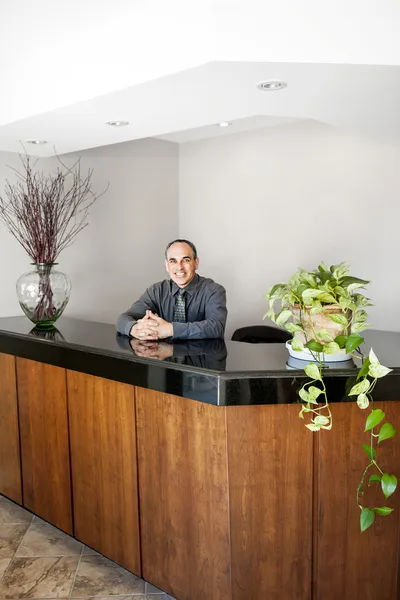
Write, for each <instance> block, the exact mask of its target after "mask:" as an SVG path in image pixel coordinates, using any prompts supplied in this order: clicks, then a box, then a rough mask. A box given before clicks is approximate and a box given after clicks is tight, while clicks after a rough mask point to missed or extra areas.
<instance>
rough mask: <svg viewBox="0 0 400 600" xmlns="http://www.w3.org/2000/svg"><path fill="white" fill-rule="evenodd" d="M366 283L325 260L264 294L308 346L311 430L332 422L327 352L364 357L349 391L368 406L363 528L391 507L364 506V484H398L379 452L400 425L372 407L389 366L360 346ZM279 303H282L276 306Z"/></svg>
mask: <svg viewBox="0 0 400 600" xmlns="http://www.w3.org/2000/svg"><path fill="white" fill-rule="evenodd" d="M368 283H369V281H366V280H364V279H360V278H358V277H353V276H351V275H350V274H349V266H348V265H347V264H346V263H340V264H338V265H332V266H331V267H328V266H327V265H326V264H325V263H323V262H322V263H321V264H320V265H319V266H318V268H317V269H316V270H315V271H306V270H304V269H299V270H298V271H297V272H296V273H295V274H294V275H292V277H290V278H289V279H288V281H287V282H286V283H278V284H277V285H274V286H273V287H271V289H270V290H269V291H268V293H267V295H266V299H267V301H268V303H269V310H268V312H267V313H266V315H264V318H266V317H269V318H270V319H271V320H272V321H273V322H274V323H276V325H278V326H279V327H282V328H284V329H286V330H287V331H288V332H289V333H291V334H292V335H293V338H292V340H291V346H292V349H293V350H295V351H304V350H305V351H306V353H309V355H310V361H312V362H309V363H308V364H307V365H306V366H305V367H304V371H305V373H306V375H307V376H308V377H309V379H308V380H307V381H306V382H305V383H304V385H302V387H301V388H300V390H299V392H298V393H299V397H300V399H301V401H302V406H301V410H300V413H299V416H300V417H301V418H302V419H304V415H307V416H308V417H310V420H309V422H308V423H307V424H306V427H307V428H308V429H310V430H311V431H320V430H321V429H327V430H330V429H331V428H332V414H331V410H330V407H329V401H328V396H327V390H326V386H325V383H324V379H323V374H324V372H323V369H324V367H326V366H327V365H326V364H325V361H326V362H329V355H332V354H337V353H339V354H342V355H343V359H345V358H351V357H354V358H357V359H359V360H361V368H360V369H359V371H358V374H357V382H356V383H355V384H354V385H353V386H352V388H351V389H350V391H349V396H354V397H356V398H357V400H356V402H357V405H358V406H359V408H360V409H363V410H365V409H368V408H370V412H369V414H368V416H367V418H366V422H365V429H364V431H365V432H367V433H368V435H369V441H368V443H367V444H362V448H363V450H364V452H365V454H366V456H367V458H368V462H367V465H366V467H365V470H364V472H363V474H362V477H361V481H360V483H359V485H358V487H357V504H358V506H359V508H360V511H361V513H360V528H361V531H365V530H366V529H368V527H370V526H371V525H372V523H373V522H374V520H375V516H376V515H381V516H386V515H389V514H390V513H391V512H392V511H393V509H392V508H390V507H388V506H378V507H377V506H373V507H367V506H364V505H363V504H362V501H363V495H364V489H365V486H366V485H371V484H373V483H374V482H376V483H378V484H379V485H380V486H381V489H382V492H383V495H384V497H385V499H387V498H389V496H391V495H392V494H393V493H394V491H395V490H396V487H397V478H396V476H395V475H393V474H390V473H384V472H383V470H382V469H381V468H380V466H379V464H378V454H377V448H378V447H379V444H381V442H383V441H384V440H387V439H389V438H392V437H394V436H395V435H396V430H395V428H394V427H393V425H392V424H391V423H389V422H384V420H385V413H384V412H383V411H382V410H381V409H380V408H374V401H373V396H372V393H373V390H374V388H375V386H376V383H377V380H378V379H380V378H381V377H384V376H385V375H387V374H388V373H389V372H390V371H391V369H388V368H387V367H384V366H383V365H381V364H380V362H379V360H378V358H377V356H376V355H375V353H374V351H373V350H372V349H371V350H370V352H369V355H368V356H367V357H363V355H362V352H361V350H360V345H361V344H362V343H363V342H364V338H363V337H362V336H361V335H360V333H361V332H362V331H364V330H365V329H368V327H370V324H369V323H367V319H368V316H367V312H366V310H365V308H366V307H368V306H371V302H370V301H369V299H368V298H366V297H365V296H364V294H362V293H361V290H362V289H363V288H365V286H366V285H367V284H368ZM276 303H278V304H279V307H278V309H277V310H276V309H275V306H276ZM346 355H347V356H346ZM378 428H379V429H378ZM368 475H369V478H368V481H367V477H368Z"/></svg>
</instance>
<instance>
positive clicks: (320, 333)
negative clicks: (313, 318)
mask: <svg viewBox="0 0 400 600" xmlns="http://www.w3.org/2000/svg"><path fill="white" fill-rule="evenodd" d="M315 336H316V338H317V340H318V341H319V342H321V344H329V342H333V337H332V335H331V333H330V332H329V331H328V330H327V329H318V330H317V331H316V332H315Z"/></svg>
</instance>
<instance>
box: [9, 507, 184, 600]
mask: <svg viewBox="0 0 400 600" xmlns="http://www.w3.org/2000/svg"><path fill="white" fill-rule="evenodd" d="M113 597H116V598H114V600H174V599H173V598H171V596H168V595H167V594H164V593H163V592H162V591H160V590H159V589H157V588H155V587H154V586H152V585H150V584H149V583H147V582H146V581H144V580H143V579H140V578H139V577H136V576H135V575H133V574H132V573H130V572H129V571H126V570H125V569H123V568H122V567H119V566H118V565H116V564H115V563H113V562H111V561H110V560H108V559H107V558H105V557H104V556H101V555H100V554H97V553H96V552H94V551H93V550H91V549H90V548H88V547H87V546H84V545H83V544H81V543H80V542H78V541H77V540H75V539H74V538H72V537H70V536H68V535H67V534H65V533H63V532H62V531H60V530H59V529H56V528H55V527H53V526H52V525H49V523H46V522H45V521H42V520H41V519H39V518H38V517H35V516H34V515H32V514H31V513H29V512H28V511H26V510H24V509H23V508H21V507H20V506H18V505H17V504H14V503H13V502H10V500H8V499H7V498H4V497H3V496H0V600H6V599H12V600H22V598H37V599H43V598H46V599H48V600H50V599H55V598H58V599H60V600H61V599H62V600H69V599H70V598H71V599H72V598H79V599H80V600H88V599H89V598H96V600H101V599H108V600H113Z"/></svg>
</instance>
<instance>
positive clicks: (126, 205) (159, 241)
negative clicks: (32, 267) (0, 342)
mask: <svg viewBox="0 0 400 600" xmlns="http://www.w3.org/2000/svg"><path fill="white" fill-rule="evenodd" d="M79 155H80V156H82V161H81V168H82V173H85V172H86V171H87V169H88V168H93V170H94V173H93V178H92V189H93V190H95V191H96V192H100V191H101V190H104V189H105V188H106V187H107V184H108V183H109V189H108V191H107V193H106V194H105V195H104V196H102V197H101V198H100V199H99V200H98V201H97V202H96V203H95V204H94V205H93V206H92V207H91V209H90V214H89V225H88V226H87V227H86V228H85V229H84V230H83V231H82V232H81V233H79V234H78V236H77V237H76V239H75V242H74V243H73V244H72V245H71V246H70V247H69V248H67V249H66V250H64V252H62V253H61V255H60V256H59V258H58V262H59V269H60V270H61V271H64V272H65V273H66V274H67V275H68V276H69V277H70V278H71V281H72V294H71V299H70V302H69V304H68V306H67V308H66V310H65V313H64V314H65V315H66V316H75V317H79V318H85V319H88V320H92V321H103V322H109V323H113V322H115V319H116V316H117V315H118V314H119V313H121V312H122V311H123V310H125V309H126V308H127V307H128V306H130V305H131V303H132V302H133V301H134V300H135V299H136V298H137V297H138V296H139V295H140V294H141V293H142V292H143V291H144V289H145V288H146V287H147V286H148V285H150V284H151V283H153V282H154V281H158V280H160V279H163V278H164V276H165V270H164V264H163V254H164V248H165V246H166V244H167V243H168V242H169V241H170V240H171V239H173V238H174V237H177V234H178V147H177V145H176V144H172V143H169V142H165V141H161V140H155V139H147V140H139V141H135V142H128V143H125V144H118V145H114V146H108V147H103V148H98V149H95V150H88V151H86V152H83V153H79ZM9 157H10V160H12V161H13V164H17V162H18V159H17V157H16V155H9ZM77 157H78V155H76V156H75V155H72V154H70V155H66V156H64V157H63V160H65V161H66V163H67V164H70V163H71V162H73V161H74V160H76V158H77ZM6 158H8V157H3V156H0V176H1V177H2V176H3V171H4V167H3V163H4V162H6ZM40 164H41V165H42V166H43V168H45V169H46V168H48V169H49V168H54V167H55V165H56V159H41V161H40ZM0 250H1V251H2V256H3V274H2V275H3V282H2V284H3V285H2V295H1V299H0V316H8V315H15V314H20V313H21V310H20V308H19V305H18V302H17V300H16V296H15V281H16V279H17V278H18V276H19V275H20V274H21V273H22V272H24V271H25V270H29V259H28V257H26V256H25V253H24V251H23V250H22V249H21V250H20V249H19V246H18V244H17V242H16V241H15V240H14V239H13V238H12V237H11V236H10V235H9V234H8V233H6V232H3V229H1V231H0Z"/></svg>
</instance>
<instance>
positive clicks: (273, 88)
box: [257, 80, 287, 92]
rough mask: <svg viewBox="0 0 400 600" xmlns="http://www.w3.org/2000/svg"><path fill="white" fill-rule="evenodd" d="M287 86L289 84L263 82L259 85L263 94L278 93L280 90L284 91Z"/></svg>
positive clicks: (273, 81) (272, 81)
mask: <svg viewBox="0 0 400 600" xmlns="http://www.w3.org/2000/svg"><path fill="white" fill-rule="evenodd" d="M286 86H287V83H285V82H284V81H275V80H271V81H262V82H261V83H259V84H257V87H258V89H259V90H261V91H263V92H277V91H278V90H283V88H285V87H286Z"/></svg>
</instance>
